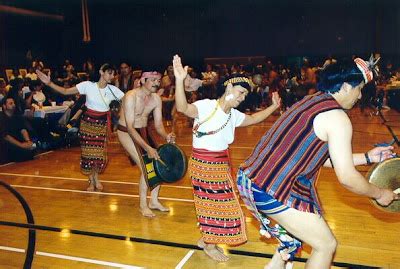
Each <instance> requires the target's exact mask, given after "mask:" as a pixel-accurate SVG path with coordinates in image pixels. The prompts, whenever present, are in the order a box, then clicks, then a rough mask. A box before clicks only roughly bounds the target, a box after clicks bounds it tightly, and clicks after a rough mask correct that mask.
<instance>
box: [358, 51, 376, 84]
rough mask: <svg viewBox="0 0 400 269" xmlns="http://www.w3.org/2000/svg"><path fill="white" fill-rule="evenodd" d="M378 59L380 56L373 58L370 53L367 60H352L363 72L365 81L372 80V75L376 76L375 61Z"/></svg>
mask: <svg viewBox="0 0 400 269" xmlns="http://www.w3.org/2000/svg"><path fill="white" fill-rule="evenodd" d="M380 59H381V57H378V58H377V59H374V56H373V55H372V54H371V57H370V58H369V60H368V61H364V60H363V59H361V58H355V59H354V62H355V63H356V65H357V67H358V68H359V69H360V70H361V73H362V74H363V77H364V81H365V83H368V82H370V81H372V80H373V79H374V76H375V77H376V76H378V73H379V67H378V66H377V63H378V62H379V60H380Z"/></svg>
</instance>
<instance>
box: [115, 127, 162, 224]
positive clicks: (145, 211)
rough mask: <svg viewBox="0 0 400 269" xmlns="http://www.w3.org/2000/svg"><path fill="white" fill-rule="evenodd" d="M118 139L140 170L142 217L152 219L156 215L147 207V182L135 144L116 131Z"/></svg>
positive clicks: (127, 135) (125, 134) (125, 135)
mask: <svg viewBox="0 0 400 269" xmlns="http://www.w3.org/2000/svg"><path fill="white" fill-rule="evenodd" d="M117 135H118V139H119V142H120V143H121V145H122V146H123V147H124V149H125V150H126V151H127V152H128V154H129V156H130V157H131V158H132V160H133V161H134V162H135V163H136V164H137V166H138V167H139V169H140V179H139V203H140V208H139V210H140V212H141V213H142V215H143V216H145V217H148V218H152V217H155V216H156V215H155V214H154V213H153V212H152V211H151V209H150V208H149V206H148V205H147V189H148V186H147V182H146V180H145V178H144V175H143V173H144V172H145V171H143V170H142V166H141V159H140V157H139V154H138V152H137V151H136V147H135V144H134V143H133V141H132V138H131V137H130V136H129V134H128V133H125V132H121V131H117Z"/></svg>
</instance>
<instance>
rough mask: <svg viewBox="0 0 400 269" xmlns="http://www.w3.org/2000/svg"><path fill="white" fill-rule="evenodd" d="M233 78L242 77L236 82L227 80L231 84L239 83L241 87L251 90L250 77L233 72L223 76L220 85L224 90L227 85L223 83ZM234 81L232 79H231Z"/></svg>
mask: <svg viewBox="0 0 400 269" xmlns="http://www.w3.org/2000/svg"><path fill="white" fill-rule="evenodd" d="M234 78H243V80H242V81H240V80H239V81H236V82H229V83H230V84H232V86H236V85H240V86H242V87H243V88H246V89H247V90H248V91H250V90H251V88H252V87H251V84H250V83H251V82H250V79H249V78H248V77H246V76H244V75H242V74H234V75H231V76H228V77H226V78H225V80H224V82H223V83H222V86H223V87H224V91H225V88H226V86H227V85H225V84H226V83H227V82H228V81H229V80H233V79H234ZM233 81H234V80H233Z"/></svg>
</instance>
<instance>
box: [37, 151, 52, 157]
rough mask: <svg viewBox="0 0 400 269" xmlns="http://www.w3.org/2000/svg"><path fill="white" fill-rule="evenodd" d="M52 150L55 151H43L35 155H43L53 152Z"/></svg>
mask: <svg viewBox="0 0 400 269" xmlns="http://www.w3.org/2000/svg"><path fill="white" fill-rule="evenodd" d="M52 152H54V151H53V150H50V151H46V152H43V153H40V154H37V155H35V157H39V156H43V155H46V154H49V153H52Z"/></svg>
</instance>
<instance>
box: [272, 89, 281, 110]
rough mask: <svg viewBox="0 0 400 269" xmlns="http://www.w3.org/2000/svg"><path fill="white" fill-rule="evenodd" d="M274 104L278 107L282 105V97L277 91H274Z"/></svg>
mask: <svg viewBox="0 0 400 269" xmlns="http://www.w3.org/2000/svg"><path fill="white" fill-rule="evenodd" d="M272 105H274V106H276V108H278V107H280V105H281V98H280V97H279V94H278V93H277V92H274V93H272Z"/></svg>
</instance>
